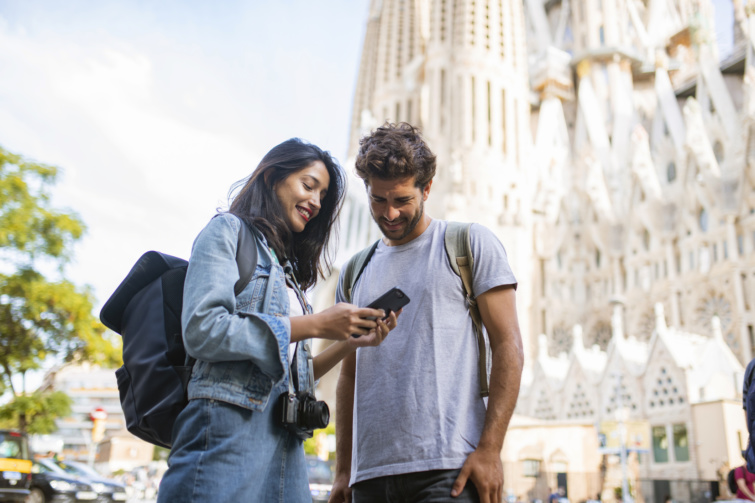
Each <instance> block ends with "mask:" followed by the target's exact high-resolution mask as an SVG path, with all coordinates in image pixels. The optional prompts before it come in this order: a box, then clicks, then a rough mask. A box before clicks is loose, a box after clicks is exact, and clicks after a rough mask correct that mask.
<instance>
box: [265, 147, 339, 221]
mask: <svg viewBox="0 0 755 503" xmlns="http://www.w3.org/2000/svg"><path fill="white" fill-rule="evenodd" d="M328 185H330V175H329V174H328V169H327V168H326V167H325V164H323V162H322V161H315V162H313V163H312V164H310V165H309V166H307V167H306V168H303V169H300V170H299V171H297V172H295V173H292V174H290V175H288V177H286V178H284V179H283V180H281V181H279V182H278V183H276V184H275V186H274V187H273V189H274V190H275V194H276V195H277V196H278V200H279V201H280V204H281V207H282V208H283V218H284V219H285V220H286V223H287V224H288V227H289V229H291V232H301V231H303V230H304V227H305V226H306V225H307V223H309V222H310V221H311V220H312V219H313V218H315V217H316V216H317V214H318V213H319V212H320V203H321V202H322V200H323V198H324V197H325V195H326V194H327V193H328Z"/></svg>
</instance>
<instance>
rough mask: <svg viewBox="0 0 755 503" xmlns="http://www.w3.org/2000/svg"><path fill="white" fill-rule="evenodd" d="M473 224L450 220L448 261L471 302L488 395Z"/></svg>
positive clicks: (482, 389) (482, 381)
mask: <svg viewBox="0 0 755 503" xmlns="http://www.w3.org/2000/svg"><path fill="white" fill-rule="evenodd" d="M471 225H472V224H469V223H463V222H448V227H447V228H446V236H445V245H446V254H447V255H448V261H449V262H450V263H451V268H452V269H453V270H454V272H455V273H456V274H457V275H459V276H460V277H461V284H462V287H463V288H464V295H465V296H466V298H467V303H468V304H469V316H470V317H471V318H472V324H473V325H474V331H475V336H476V337H477V348H478V350H479V353H480V359H479V371H480V372H479V373H480V396H481V397H486V396H488V395H489V394H490V390H489V388H488V368H487V361H488V355H487V349H486V347H485V336H484V334H483V331H482V316H480V309H479V308H478V307H477V298H476V297H475V294H474V288H473V284H474V282H473V279H474V278H473V275H472V271H473V270H474V257H472V245H471V241H470V238H469V228H470V227H471Z"/></svg>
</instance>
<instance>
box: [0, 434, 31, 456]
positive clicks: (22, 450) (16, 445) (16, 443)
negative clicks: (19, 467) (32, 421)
mask: <svg viewBox="0 0 755 503" xmlns="http://www.w3.org/2000/svg"><path fill="white" fill-rule="evenodd" d="M0 458H15V459H29V450H28V448H27V447H26V439H25V438H24V437H23V436H22V435H21V434H20V433H15V432H2V433H0Z"/></svg>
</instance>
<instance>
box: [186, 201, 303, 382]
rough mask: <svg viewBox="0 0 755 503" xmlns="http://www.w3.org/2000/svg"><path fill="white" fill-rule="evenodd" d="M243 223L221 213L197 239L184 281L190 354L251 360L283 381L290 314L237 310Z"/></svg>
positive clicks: (213, 360) (215, 360)
mask: <svg viewBox="0 0 755 503" xmlns="http://www.w3.org/2000/svg"><path fill="white" fill-rule="evenodd" d="M240 225H242V223H241V221H240V220H239V219H238V218H236V217H235V216H233V215H228V214H221V215H218V216H216V217H215V218H213V219H212V220H210V222H209V223H208V224H207V226H206V227H205V228H204V229H203V230H202V232H200V234H199V236H197V239H196V240H195V241H194V246H193V248H192V252H191V259H190V260H189V267H188V269H187V271H186V280H185V281H184V296H183V309H182V313H181V325H182V327H183V340H184V345H185V347H186V351H187V353H188V354H189V355H191V356H193V357H194V358H198V359H201V360H204V361H208V362H219V361H243V360H251V361H253V362H254V363H255V364H256V365H257V366H259V368H260V369H261V370H262V371H263V372H265V374H267V375H268V376H270V377H271V378H273V379H274V380H276V381H277V380H279V379H281V378H282V377H283V375H284V369H285V367H284V362H283V361H282V357H281V354H285V353H282V348H283V347H285V346H288V339H289V335H288V334H289V332H290V325H289V319H288V318H286V317H280V316H273V315H266V314H263V313H251V314H249V315H245V316H238V315H236V314H234V310H235V307H236V295H235V293H234V291H233V287H234V284H235V282H236V280H237V279H238V266H237V264H236V246H237V242H238V228H239V226H240Z"/></svg>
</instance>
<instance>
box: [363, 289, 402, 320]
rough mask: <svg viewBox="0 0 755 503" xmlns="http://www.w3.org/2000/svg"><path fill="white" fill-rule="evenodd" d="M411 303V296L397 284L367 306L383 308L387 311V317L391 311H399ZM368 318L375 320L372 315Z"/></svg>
mask: <svg viewBox="0 0 755 503" xmlns="http://www.w3.org/2000/svg"><path fill="white" fill-rule="evenodd" d="M408 303H409V297H407V296H406V294H405V293H404V292H402V291H401V289H400V288H399V287H397V286H394V287H393V288H391V289H390V290H388V291H387V292H385V293H384V294H383V295H381V296H380V297H378V298H377V299H375V300H374V301H373V302H371V303H370V304H369V305H368V306H367V307H369V308H372V309H382V310H383V311H385V317H386V318H387V317H388V315H390V314H391V312H395V311H398V310H399V309H401V308H402V307H404V306H405V305H407V304H408ZM368 319H371V320H374V319H375V318H373V317H370V318H368Z"/></svg>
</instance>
